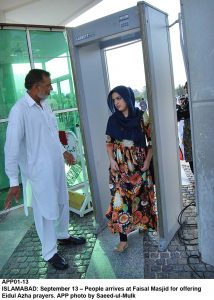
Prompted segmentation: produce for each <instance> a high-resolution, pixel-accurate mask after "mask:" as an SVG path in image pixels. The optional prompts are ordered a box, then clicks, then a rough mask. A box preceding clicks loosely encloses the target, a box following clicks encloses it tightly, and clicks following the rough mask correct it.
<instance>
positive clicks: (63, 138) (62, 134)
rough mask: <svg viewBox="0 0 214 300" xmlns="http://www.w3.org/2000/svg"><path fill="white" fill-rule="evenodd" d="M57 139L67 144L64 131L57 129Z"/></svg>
mask: <svg viewBox="0 0 214 300" xmlns="http://www.w3.org/2000/svg"><path fill="white" fill-rule="evenodd" d="M59 139H60V142H61V143H62V144H63V145H68V140H67V136H66V133H65V131H63V130H59Z"/></svg>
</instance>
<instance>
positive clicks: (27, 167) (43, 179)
mask: <svg viewBox="0 0 214 300" xmlns="http://www.w3.org/2000/svg"><path fill="white" fill-rule="evenodd" d="M25 87H26V89H27V92H26V94H25V95H24V97H22V98H21V99H20V100H19V101H17V102H16V104H15V105H14V106H13V107H12V109H11V112H10V115H9V122H8V128H7V133H6V143H5V170H6V174H7V176H8V177H9V180H10V189H9V192H8V196H7V199H6V203H5V207H6V208H9V207H10V205H11V201H12V198H13V197H15V198H16V199H17V200H18V199H19V195H20V188H19V181H18V175H19V167H20V170H21V175H22V185H23V194H24V203H25V207H26V201H27V200H26V198H27V193H26V188H28V189H29V187H30V188H31V195H32V207H33V214H34V221H35V226H36V230H37V233H38V236H39V238H40V241H41V244H42V256H43V258H44V259H45V260H46V261H48V262H50V263H51V264H52V265H53V266H54V267H55V268H56V269H61V270H63V269H66V268H67V267H68V264H67V262H66V261H65V259H64V258H63V257H61V256H60V255H59V254H58V253H57V240H58V243H59V244H64V245H65V244H66V245H67V244H83V243H85V242H86V241H85V238H81V237H80V238H78V237H72V236H70V235H69V233H68V226H69V207H68V192H67V187H66V178H65V168H64V159H65V161H66V163H68V164H69V165H71V164H73V163H74V159H73V156H72V155H71V154H70V153H69V152H67V151H65V149H64V148H63V146H62V144H61V143H60V141H59V136H58V130H57V123H56V118H55V116H54V114H53V112H52V111H51V109H50V107H49V105H48V104H47V101H46V99H47V97H48V96H49V94H50V91H51V90H52V86H51V79H50V73H49V72H46V71H44V70H40V69H32V70H31V71H30V72H29V73H28V74H27V76H26V78H25ZM63 157H64V159H63Z"/></svg>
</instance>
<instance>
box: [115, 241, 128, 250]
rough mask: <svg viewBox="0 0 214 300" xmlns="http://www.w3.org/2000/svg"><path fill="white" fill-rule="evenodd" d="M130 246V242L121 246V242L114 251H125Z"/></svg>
mask: <svg viewBox="0 0 214 300" xmlns="http://www.w3.org/2000/svg"><path fill="white" fill-rule="evenodd" d="M127 248H128V243H126V244H124V246H121V245H120V244H118V245H117V246H116V247H115V248H114V251H116V252H123V251H125V250H126V249H127Z"/></svg>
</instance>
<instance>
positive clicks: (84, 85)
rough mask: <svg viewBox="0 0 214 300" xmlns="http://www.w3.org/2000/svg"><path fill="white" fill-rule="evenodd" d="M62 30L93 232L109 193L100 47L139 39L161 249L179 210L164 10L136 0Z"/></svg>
mask: <svg viewBox="0 0 214 300" xmlns="http://www.w3.org/2000/svg"><path fill="white" fill-rule="evenodd" d="M67 34H68V39H69V47H70V52H71V61H72V67H73V73H74V78H75V87H76V94H77V99H78V105H79V113H80V118H81V125H82V126H81V129H82V134H83V139H84V143H85V147H86V157H87V162H88V167H89V178H90V185H91V189H92V198H93V205H94V210H95V218H96V224H97V231H98V232H99V231H101V230H102V229H103V228H104V226H106V218H105V211H106V209H107V206H108V204H109V202H110V198H111V196H110V192H109V187H108V168H109V162H108V158H107V153H106V148H105V130H106V124H107V120H108V117H109V111H108V107H107V101H106V99H107V95H108V92H109V86H108V74H107V67H106V61H105V48H106V47H109V46H114V45H119V44H123V43H125V42H131V41H135V40H138V39H140V40H142V49H143V56H144V64H145V75H146V85H147V94H148V99H149V111H150V114H151V119H152V124H153V135H152V142H153V153H154V168H155V178H156V192H157V205H158V216H159V248H160V250H164V249H166V247H167V245H168V243H169V242H170V240H171V239H172V237H173V236H174V234H175V232H176V231H177V229H178V227H179V225H178V222H177V217H178V215H179V213H180V211H181V209H182V200H181V199H182V198H181V184H180V162H179V157H178V138H177V119H176V113H175V104H176V103H175V99H174V83H173V75H172V62H171V52H170V39H169V27H168V17H167V14H166V13H164V12H162V11H160V10H159V9H156V8H154V7H152V6H151V5H149V4H147V3H145V2H139V3H138V5H137V6H136V7H132V8H129V9H126V10H123V11H120V12H118V13H115V14H112V15H109V16H107V17H104V18H100V19H98V20H95V21H93V22H90V23H87V24H84V25H81V26H79V27H76V28H68V29H67ZM127 59H128V58H127ZM124 63H125V62H124ZM118 76H120V72H119V71H118ZM133 76H134V74H133ZM121 84H122V82H121ZM142 84H143V83H142Z"/></svg>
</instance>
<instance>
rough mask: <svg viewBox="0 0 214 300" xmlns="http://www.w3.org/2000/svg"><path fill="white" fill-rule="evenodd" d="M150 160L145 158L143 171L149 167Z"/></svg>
mask: <svg viewBox="0 0 214 300" xmlns="http://www.w3.org/2000/svg"><path fill="white" fill-rule="evenodd" d="M149 166H150V162H149V161H148V160H145V161H144V163H143V168H142V169H141V171H142V172H145V171H147V170H148V169H149Z"/></svg>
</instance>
